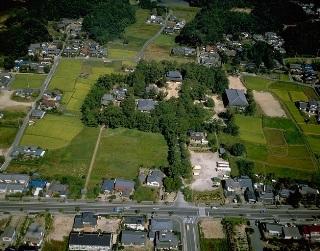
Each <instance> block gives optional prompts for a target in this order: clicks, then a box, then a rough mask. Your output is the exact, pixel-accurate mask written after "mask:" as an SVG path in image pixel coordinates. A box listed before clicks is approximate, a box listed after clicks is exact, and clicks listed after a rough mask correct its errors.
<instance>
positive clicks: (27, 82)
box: [11, 73, 47, 89]
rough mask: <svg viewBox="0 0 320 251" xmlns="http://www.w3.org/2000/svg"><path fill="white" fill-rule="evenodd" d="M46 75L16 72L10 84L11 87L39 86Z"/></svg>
mask: <svg viewBox="0 0 320 251" xmlns="http://www.w3.org/2000/svg"><path fill="white" fill-rule="evenodd" d="M46 76H47V75H45V74H32V73H23V74H16V75H15V79H14V81H13V82H12V84H11V88H12V89H21V88H40V87H41V85H42V84H43V81H44V80H45V78H46Z"/></svg>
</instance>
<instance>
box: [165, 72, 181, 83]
mask: <svg viewBox="0 0 320 251" xmlns="http://www.w3.org/2000/svg"><path fill="white" fill-rule="evenodd" d="M166 79H167V81H169V82H182V75H181V73H180V71H168V72H167V73H166Z"/></svg>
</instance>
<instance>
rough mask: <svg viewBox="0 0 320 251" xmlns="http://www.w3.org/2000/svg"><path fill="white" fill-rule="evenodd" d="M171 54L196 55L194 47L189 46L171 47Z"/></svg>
mask: <svg viewBox="0 0 320 251" xmlns="http://www.w3.org/2000/svg"><path fill="white" fill-rule="evenodd" d="M171 55H173V56H185V57H189V56H195V55H196V49H194V48H189V47H174V48H172V49H171Z"/></svg>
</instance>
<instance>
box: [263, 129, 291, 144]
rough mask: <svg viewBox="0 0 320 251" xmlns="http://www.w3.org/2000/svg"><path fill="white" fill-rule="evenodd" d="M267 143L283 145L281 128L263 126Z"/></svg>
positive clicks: (284, 141)
mask: <svg viewBox="0 0 320 251" xmlns="http://www.w3.org/2000/svg"><path fill="white" fill-rule="evenodd" d="M264 135H265V137H266V139H267V144H268V145H272V146H285V145H286V140H285V137H284V135H283V133H282V131H281V130H277V129H270V128H264Z"/></svg>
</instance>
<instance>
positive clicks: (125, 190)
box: [114, 179, 135, 197]
mask: <svg viewBox="0 0 320 251" xmlns="http://www.w3.org/2000/svg"><path fill="white" fill-rule="evenodd" d="M134 185H135V183H134V182H133V181H131V180H125V179H116V180H115V183H114V190H115V191H116V192H118V193H120V194H121V196H124V197H129V196H130V195H131V194H132V193H133V191H134Z"/></svg>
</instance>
